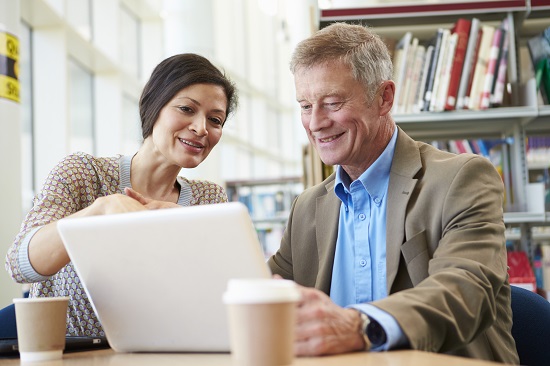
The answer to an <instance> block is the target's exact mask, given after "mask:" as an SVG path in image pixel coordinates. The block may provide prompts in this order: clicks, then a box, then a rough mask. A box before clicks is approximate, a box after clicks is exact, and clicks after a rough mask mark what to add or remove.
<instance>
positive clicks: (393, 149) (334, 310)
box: [269, 23, 518, 364]
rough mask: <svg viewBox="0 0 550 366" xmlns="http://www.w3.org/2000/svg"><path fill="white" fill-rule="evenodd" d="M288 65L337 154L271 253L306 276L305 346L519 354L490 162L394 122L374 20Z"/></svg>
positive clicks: (330, 151) (278, 263) (348, 28)
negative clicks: (442, 147) (420, 138)
mask: <svg viewBox="0 0 550 366" xmlns="http://www.w3.org/2000/svg"><path fill="white" fill-rule="evenodd" d="M290 68H291V71H292V73H293V74H294V78H295V87H296V97H297V100H298V102H299V103H300V106H301V116H302V124H303V126H304V128H305V130H306V132H307V134H308V137H309V140H310V142H311V144H312V145H313V146H314V147H315V149H316V150H317V151H318V153H319V156H320V157H321V159H322V160H323V162H324V163H325V164H328V165H336V166H337V167H336V171H335V174H332V175H331V176H330V177H329V178H327V179H326V180H325V181H324V182H322V183H321V184H319V185H317V186H315V187H312V188H311V189H308V190H306V191H305V192H304V193H302V194H301V195H300V196H299V197H298V198H297V199H296V201H295V202H294V204H293V207H292V212H291V214H290V217H289V220H288V224H287V228H286V230H285V233H284V236H283V239H282V242H281V247H280V249H279V251H278V252H277V253H276V254H275V255H274V256H273V257H272V258H270V260H269V265H270V267H271V270H272V272H273V273H274V274H276V275H280V276H282V277H284V278H287V279H292V280H294V281H296V282H297V283H298V284H300V285H302V286H304V287H303V288H302V301H301V303H300V305H299V309H298V320H297V329H296V344H295V346H296V353H297V354H298V355H321V354H334V353H342V352H349V351H354V350H361V349H366V350H373V351H379V350H391V349H396V348H412V349H417V350H424V351H429V352H441V353H449V354H455V355H461V356H466V357H473V358H479V359H485V360H494V361H498V362H504V363H516V364H517V363H518V356H517V353H516V350H515V343H514V340H513V338H512V336H511V333H510V331H511V327H512V313H511V309H510V286H509V283H508V276H507V266H506V248H505V239H504V229H505V228H504V224H503V215H502V200H503V185H502V181H501V179H500V177H499V175H498V173H497V172H496V170H495V168H494V167H493V166H492V164H491V163H490V162H489V161H488V160H487V159H485V158H483V157H480V156H477V155H472V154H463V155H454V154H450V153H447V152H442V151H439V150H437V149H435V148H434V147H432V146H431V145H428V144H425V143H422V142H416V141H414V140H412V139H411V138H410V137H409V136H407V135H406V134H405V132H403V131H402V130H401V129H400V128H398V127H397V126H396V124H395V122H394V120H393V119H392V116H391V114H390V111H391V109H392V105H393V102H394V96H395V84H394V82H393V81H392V80H391V76H392V65H391V60H390V56H389V53H388V50H387V48H386V46H385V45H384V43H383V42H382V41H381V40H380V38H379V37H378V36H377V35H375V34H373V33H372V32H371V31H370V30H369V29H367V28H365V27H362V26H359V25H348V24H339V23H335V24H332V25H330V26H328V27H326V28H324V29H322V30H321V31H319V32H317V33H316V34H315V35H313V36H312V37H310V38H309V39H306V40H304V41H302V42H301V43H300V44H298V46H297V48H296V50H295V52H294V54H293V57H292V60H291V66H290ZM329 296H330V297H329Z"/></svg>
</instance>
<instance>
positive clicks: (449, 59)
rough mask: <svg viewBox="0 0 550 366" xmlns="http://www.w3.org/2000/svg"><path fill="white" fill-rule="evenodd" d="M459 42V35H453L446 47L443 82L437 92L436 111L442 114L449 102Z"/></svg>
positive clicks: (442, 71) (442, 73) (441, 81)
mask: <svg viewBox="0 0 550 366" xmlns="http://www.w3.org/2000/svg"><path fill="white" fill-rule="evenodd" d="M457 42H458V34H456V33H455V34H452V35H450V36H449V41H448V44H447V47H446V52H445V53H446V55H445V58H444V59H443V68H442V69H441V80H440V84H439V90H438V91H437V98H436V104H435V108H434V110H435V111H437V112H441V111H443V110H445V103H446V101H447V92H448V90H449V82H450V79H451V68H452V66H453V59H454V57H455V50H456V44H457Z"/></svg>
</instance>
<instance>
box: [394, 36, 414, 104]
mask: <svg viewBox="0 0 550 366" xmlns="http://www.w3.org/2000/svg"><path fill="white" fill-rule="evenodd" d="M411 41H412V33H411V32H406V33H405V34H404V35H403V37H401V39H400V40H399V41H398V42H397V44H396V45H395V51H394V60H395V62H394V64H393V67H394V69H393V81H394V82H395V98H394V99H395V103H394V105H393V111H394V112H397V109H398V106H399V101H400V99H401V92H402V89H403V80H404V78H405V71H406V66H407V53H408V51H409V46H410V44H411Z"/></svg>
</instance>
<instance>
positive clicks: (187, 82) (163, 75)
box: [139, 53, 238, 139]
mask: <svg viewBox="0 0 550 366" xmlns="http://www.w3.org/2000/svg"><path fill="white" fill-rule="evenodd" d="M194 84H213V85H218V86H220V87H222V88H223V91H224V93H225V96H226V97H227V110H226V111H225V115H226V117H225V120H227V117H228V116H229V115H230V114H231V113H232V112H233V111H234V110H235V108H236V107H237V99H238V98H237V89H236V87H235V85H234V84H233V82H231V80H229V78H228V77H227V76H225V74H224V73H222V72H221V71H220V70H219V69H218V68H217V67H216V66H214V65H213V64H212V63H211V62H210V61H208V60H207V59H206V58H204V57H202V56H199V55H196V54H193V53H183V54H180V55H175V56H171V57H169V58H167V59H166V60H164V61H162V62H161V63H160V64H158V65H157V67H155V69H154V70H153V72H152V73H151V77H150V78H149V81H148V82H147V84H145V87H144V88H143V92H142V94H141V98H140V100H139V115H140V118H141V133H142V136H143V139H146V138H147V137H148V136H149V135H151V133H152V132H153V126H154V125H155V122H156V121H157V118H158V116H159V114H160V110H161V109H162V108H163V107H164V106H165V105H166V103H168V102H169V101H170V100H171V99H172V98H173V97H174V96H175V95H176V93H178V92H179V91H180V90H182V89H184V88H187V87H188V86H191V85H194ZM224 123H225V121H224Z"/></svg>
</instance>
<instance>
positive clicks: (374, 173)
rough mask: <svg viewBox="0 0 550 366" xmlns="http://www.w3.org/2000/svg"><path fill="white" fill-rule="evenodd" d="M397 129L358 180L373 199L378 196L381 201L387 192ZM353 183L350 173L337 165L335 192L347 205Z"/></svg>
mask: <svg viewBox="0 0 550 366" xmlns="http://www.w3.org/2000/svg"><path fill="white" fill-rule="evenodd" d="M397 131H398V129H397V128H396V129H395V131H394V132H393V135H392V137H391V139H390V142H389V143H388V145H387V146H386V148H385V149H384V151H383V152H382V154H381V155H380V156H379V157H378V159H376V160H375V162H374V163H373V164H372V165H371V166H370V167H369V168H368V169H367V170H365V171H364V172H363V174H361V175H360V176H359V178H357V180H356V181H359V182H360V183H361V184H362V185H363V187H364V188H365V190H366V191H367V192H368V193H369V195H370V196H371V197H372V198H373V199H374V198H378V199H379V200H380V201H381V200H382V199H383V198H384V196H385V194H386V191H387V188H388V182H389V179H390V169H391V164H392V159H393V153H394V151H395V144H396V142H397ZM352 183H353V182H351V179H350V177H349V175H348V174H347V173H346V172H345V171H344V169H343V168H342V167H341V166H340V165H338V166H337V167H336V177H335V185H334V193H335V194H336V196H337V197H338V198H340V200H341V201H342V202H343V203H344V204H345V205H347V202H348V200H347V198H346V196H347V195H349V188H350V186H351V184H352Z"/></svg>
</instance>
